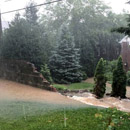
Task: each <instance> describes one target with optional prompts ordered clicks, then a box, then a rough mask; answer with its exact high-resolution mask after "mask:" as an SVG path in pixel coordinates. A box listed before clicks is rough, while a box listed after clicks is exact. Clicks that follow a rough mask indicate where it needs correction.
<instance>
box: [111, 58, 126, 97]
mask: <svg viewBox="0 0 130 130" xmlns="http://www.w3.org/2000/svg"><path fill="white" fill-rule="evenodd" d="M126 78H127V77H126V73H125V71H124V69H123V62H122V57H121V56H120V57H119V58H118V62H117V67H116V69H115V70H114V72H113V82H112V96H115V97H118V96H120V97H121V98H125V97H126V96H125V95H126Z"/></svg>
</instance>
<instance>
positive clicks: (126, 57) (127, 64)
mask: <svg viewBox="0 0 130 130" xmlns="http://www.w3.org/2000/svg"><path fill="white" fill-rule="evenodd" d="M121 56H122V59H123V64H124V69H125V70H126V71H128V70H130V45H129V42H122V43H121Z"/></svg>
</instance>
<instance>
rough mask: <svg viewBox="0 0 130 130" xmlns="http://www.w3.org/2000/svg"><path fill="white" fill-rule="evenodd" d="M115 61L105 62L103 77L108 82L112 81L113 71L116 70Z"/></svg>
mask: <svg viewBox="0 0 130 130" xmlns="http://www.w3.org/2000/svg"><path fill="white" fill-rule="evenodd" d="M116 64H117V60H113V61H105V75H106V77H107V80H108V81H112V79H113V71H114V70H115V69H116Z"/></svg>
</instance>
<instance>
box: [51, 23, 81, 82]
mask: <svg viewBox="0 0 130 130" xmlns="http://www.w3.org/2000/svg"><path fill="white" fill-rule="evenodd" d="M79 60H80V55H79V49H76V48H75V44H74V38H73V37H72V36H71V34H70V32H69V31H68V28H67V26H65V25H63V26H62V28H61V33H60V38H59V45H58V47H57V49H56V51H55V52H54V53H53V56H52V57H51V58H50V69H51V73H52V77H53V79H54V81H55V82H57V83H73V82H80V81H81V80H82V74H81V73H80V68H81V66H80V65H79Z"/></svg>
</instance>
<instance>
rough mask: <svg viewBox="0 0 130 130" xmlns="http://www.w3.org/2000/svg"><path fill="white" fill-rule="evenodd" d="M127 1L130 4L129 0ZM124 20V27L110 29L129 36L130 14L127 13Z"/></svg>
mask: <svg viewBox="0 0 130 130" xmlns="http://www.w3.org/2000/svg"><path fill="white" fill-rule="evenodd" d="M127 3H128V4H130V1H128V2H127ZM126 21H127V26H126V27H119V28H114V29H112V32H119V33H123V34H125V35H128V36H130V14H128V17H127V19H126Z"/></svg>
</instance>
